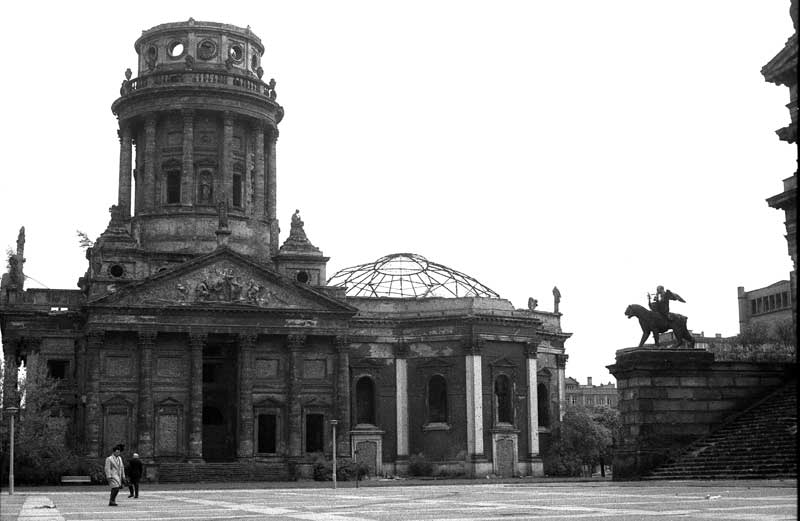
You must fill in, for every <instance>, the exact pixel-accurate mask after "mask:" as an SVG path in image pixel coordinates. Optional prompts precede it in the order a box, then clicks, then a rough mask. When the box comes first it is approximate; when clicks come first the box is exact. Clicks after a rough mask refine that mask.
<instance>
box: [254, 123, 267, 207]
mask: <svg viewBox="0 0 800 521" xmlns="http://www.w3.org/2000/svg"><path fill="white" fill-rule="evenodd" d="M254 131H255V135H256V144H255V147H256V149H255V181H256V185H255V192H256V193H255V217H256V219H264V218H265V217H266V211H267V208H266V198H267V194H266V182H265V181H266V179H265V176H266V172H265V170H264V166H265V165H264V126H263V125H262V124H257V125H256V126H255V129H254Z"/></svg>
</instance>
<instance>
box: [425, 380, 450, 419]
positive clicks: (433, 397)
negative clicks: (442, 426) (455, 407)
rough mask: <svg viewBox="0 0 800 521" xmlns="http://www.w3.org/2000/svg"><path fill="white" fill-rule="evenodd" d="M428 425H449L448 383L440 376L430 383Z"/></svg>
mask: <svg viewBox="0 0 800 521" xmlns="http://www.w3.org/2000/svg"><path fill="white" fill-rule="evenodd" d="M428 423H447V381H445V379H444V377H443V376H442V375H438V374H437V375H433V376H432V377H431V379H430V380H429V381H428Z"/></svg>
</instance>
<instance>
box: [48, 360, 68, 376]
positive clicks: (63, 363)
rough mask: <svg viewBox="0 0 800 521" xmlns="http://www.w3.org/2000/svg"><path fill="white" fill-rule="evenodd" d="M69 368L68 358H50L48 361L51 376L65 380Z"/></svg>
mask: <svg viewBox="0 0 800 521" xmlns="http://www.w3.org/2000/svg"><path fill="white" fill-rule="evenodd" d="M68 370H69V361H68V360H48V361H47V374H48V375H49V376H50V378H56V379H59V380H64V379H66V378H67V371H68Z"/></svg>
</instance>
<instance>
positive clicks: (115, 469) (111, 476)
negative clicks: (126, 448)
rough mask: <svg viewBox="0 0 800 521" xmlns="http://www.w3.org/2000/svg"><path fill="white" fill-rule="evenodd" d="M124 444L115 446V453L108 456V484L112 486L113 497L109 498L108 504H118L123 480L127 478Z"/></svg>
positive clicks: (106, 470) (106, 468)
mask: <svg viewBox="0 0 800 521" xmlns="http://www.w3.org/2000/svg"><path fill="white" fill-rule="evenodd" d="M121 453H122V445H116V446H114V453H113V454H111V456H109V457H107V458H106V465H105V472H106V479H107V480H108V485H109V486H110V487H111V498H109V500H108V506H110V507H115V506H117V502H116V499H117V494H118V493H119V489H120V488H122V482H123V481H124V480H125V466H124V464H123V463H122V457H121V456H120V454H121Z"/></svg>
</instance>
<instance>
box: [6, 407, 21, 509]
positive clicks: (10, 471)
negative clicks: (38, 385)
mask: <svg viewBox="0 0 800 521" xmlns="http://www.w3.org/2000/svg"><path fill="white" fill-rule="evenodd" d="M17 411H19V407H6V412H7V413H8V414H10V415H11V430H10V436H9V447H8V448H9V450H8V455H9V462H8V495H9V496H11V495H13V494H14V415H15V414H17Z"/></svg>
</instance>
